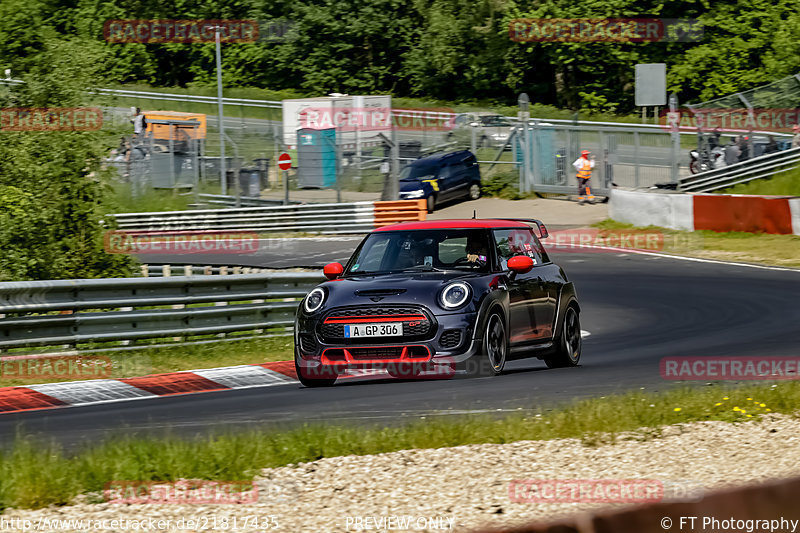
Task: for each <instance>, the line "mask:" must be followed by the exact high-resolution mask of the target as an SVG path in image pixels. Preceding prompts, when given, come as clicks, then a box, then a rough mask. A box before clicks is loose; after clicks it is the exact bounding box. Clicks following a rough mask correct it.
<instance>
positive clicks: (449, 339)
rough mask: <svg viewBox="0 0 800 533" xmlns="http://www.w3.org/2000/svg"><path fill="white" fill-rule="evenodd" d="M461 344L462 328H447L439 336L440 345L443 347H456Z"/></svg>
mask: <svg viewBox="0 0 800 533" xmlns="http://www.w3.org/2000/svg"><path fill="white" fill-rule="evenodd" d="M459 344H461V330H460V329H446V330H445V331H444V333H442V336H441V337H439V346H441V347H442V348H455V347H456V346H458V345H459Z"/></svg>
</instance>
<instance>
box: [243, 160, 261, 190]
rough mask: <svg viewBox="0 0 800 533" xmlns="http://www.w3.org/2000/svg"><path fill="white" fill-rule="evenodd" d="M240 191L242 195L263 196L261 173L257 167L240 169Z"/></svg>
mask: <svg viewBox="0 0 800 533" xmlns="http://www.w3.org/2000/svg"><path fill="white" fill-rule="evenodd" d="M239 191H240V192H241V195H242V196H249V197H252V198H258V197H260V196H261V174H260V172H259V170H258V168H257V167H247V168H242V169H239Z"/></svg>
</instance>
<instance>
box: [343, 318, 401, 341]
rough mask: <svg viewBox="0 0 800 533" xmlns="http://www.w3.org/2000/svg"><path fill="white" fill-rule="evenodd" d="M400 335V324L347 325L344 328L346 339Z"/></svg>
mask: <svg viewBox="0 0 800 533" xmlns="http://www.w3.org/2000/svg"><path fill="white" fill-rule="evenodd" d="M402 334H403V323H402V322H386V323H381V324H349V325H346V326H345V327H344V336H345V338H348V339H349V338H356V337H399V336H400V335H402Z"/></svg>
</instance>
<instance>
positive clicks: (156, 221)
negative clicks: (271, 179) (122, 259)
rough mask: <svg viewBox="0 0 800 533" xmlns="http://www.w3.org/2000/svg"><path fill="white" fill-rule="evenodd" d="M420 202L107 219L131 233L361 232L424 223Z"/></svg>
mask: <svg viewBox="0 0 800 533" xmlns="http://www.w3.org/2000/svg"><path fill="white" fill-rule="evenodd" d="M426 215H427V210H426V208H425V201H424V200H401V201H396V202H355V203H350V204H300V205H281V206H265V207H240V208H233V209H200V210H194V211H166V212H160V213H119V214H116V215H111V216H112V217H113V218H114V219H115V221H116V225H117V229H119V230H121V231H125V232H130V233H159V232H171V233H175V232H224V231H254V232H259V233H270V232H309V233H324V234H332V233H366V232H369V231H372V230H373V229H375V228H376V227H379V226H384V225H386V224H391V223H394V222H403V221H408V220H425V217H426Z"/></svg>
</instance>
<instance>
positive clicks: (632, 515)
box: [484, 478, 800, 533]
mask: <svg viewBox="0 0 800 533" xmlns="http://www.w3.org/2000/svg"><path fill="white" fill-rule="evenodd" d="M798 494H800V478H794V479H789V480H783V481H777V482H773V483H769V484H765V485H760V486H751V487H744V488H738V489H732V490H726V491H720V492H715V493H712V494H710V495H708V496H706V497H705V498H703V499H702V500H700V501H697V502H675V503H656V504H651V505H647V506H640V507H627V508H622V509H618V510H613V511H605V512H596V513H592V514H588V513H587V514H581V515H576V516H574V517H571V518H567V519H564V520H561V521H558V522H551V523H538V524H531V525H527V526H521V527H515V528H504V529H492V530H484V533H501V532H502V533H664V532H665V531H667V532H669V531H683V532H687V531H751V532H752V531H794V528H793V527H792V526H791V525H788V526H787V525H786V523H785V522H786V521H787V520H797V519H800V510H798V507H797V495H798ZM512 505H513V504H512ZM692 518H694V519H695V522H692V521H691V519H692ZM711 519H716V521H717V522H716V523H714V522H708V523H706V522H704V520H711ZM781 519H784V523H783V524H781ZM748 520H749V521H750V526H751V527H750V528H749V529H748V522H747V521H748ZM756 520H759V521H762V520H765V521H768V523H772V524H774V523H775V522H774V521H777V522H778V527H774V528H770V527H762V526H761V525H759V527H758V528H754V527H752V525H753V523H754V521H756Z"/></svg>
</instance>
